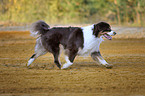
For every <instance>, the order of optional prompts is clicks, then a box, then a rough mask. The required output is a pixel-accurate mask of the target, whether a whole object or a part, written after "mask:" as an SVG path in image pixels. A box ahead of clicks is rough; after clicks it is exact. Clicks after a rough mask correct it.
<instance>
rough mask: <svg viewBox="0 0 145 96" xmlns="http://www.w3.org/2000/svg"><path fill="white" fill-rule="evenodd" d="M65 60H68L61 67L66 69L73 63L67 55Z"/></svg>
mask: <svg viewBox="0 0 145 96" xmlns="http://www.w3.org/2000/svg"><path fill="white" fill-rule="evenodd" d="M65 60H66V63H65V64H63V66H62V68H61V69H66V68H68V67H69V66H71V65H72V64H73V63H72V62H70V60H69V58H68V56H65Z"/></svg>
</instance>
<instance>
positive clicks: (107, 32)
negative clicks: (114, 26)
mask: <svg viewBox="0 0 145 96" xmlns="http://www.w3.org/2000/svg"><path fill="white" fill-rule="evenodd" d="M93 34H94V35H95V36H96V37H100V36H102V35H103V36H104V37H105V38H106V39H108V40H112V37H111V36H114V35H115V34H116V32H114V31H112V30H111V27H110V25H109V24H108V23H106V22H100V23H98V24H94V28H93Z"/></svg>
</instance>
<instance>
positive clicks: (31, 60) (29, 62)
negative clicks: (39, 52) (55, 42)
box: [27, 58, 35, 66]
mask: <svg viewBox="0 0 145 96" xmlns="http://www.w3.org/2000/svg"><path fill="white" fill-rule="evenodd" d="M34 60H35V58H31V59H30V60H29V61H28V64H27V66H29V65H30V64H31V63H32V62H33V61H34Z"/></svg>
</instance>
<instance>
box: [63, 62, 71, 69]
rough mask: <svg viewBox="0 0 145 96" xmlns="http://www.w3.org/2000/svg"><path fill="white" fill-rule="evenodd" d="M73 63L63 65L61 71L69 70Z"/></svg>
mask: <svg viewBox="0 0 145 96" xmlns="http://www.w3.org/2000/svg"><path fill="white" fill-rule="evenodd" d="M72 64H73V63H65V64H63V66H62V67H61V69H67V68H68V67H69V66H71V65H72Z"/></svg>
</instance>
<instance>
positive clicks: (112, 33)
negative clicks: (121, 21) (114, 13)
mask: <svg viewBox="0 0 145 96" xmlns="http://www.w3.org/2000/svg"><path fill="white" fill-rule="evenodd" d="M107 34H109V35H111V36H114V35H115V34H116V33H115V32H114V31H110V32H108V33H107Z"/></svg>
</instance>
